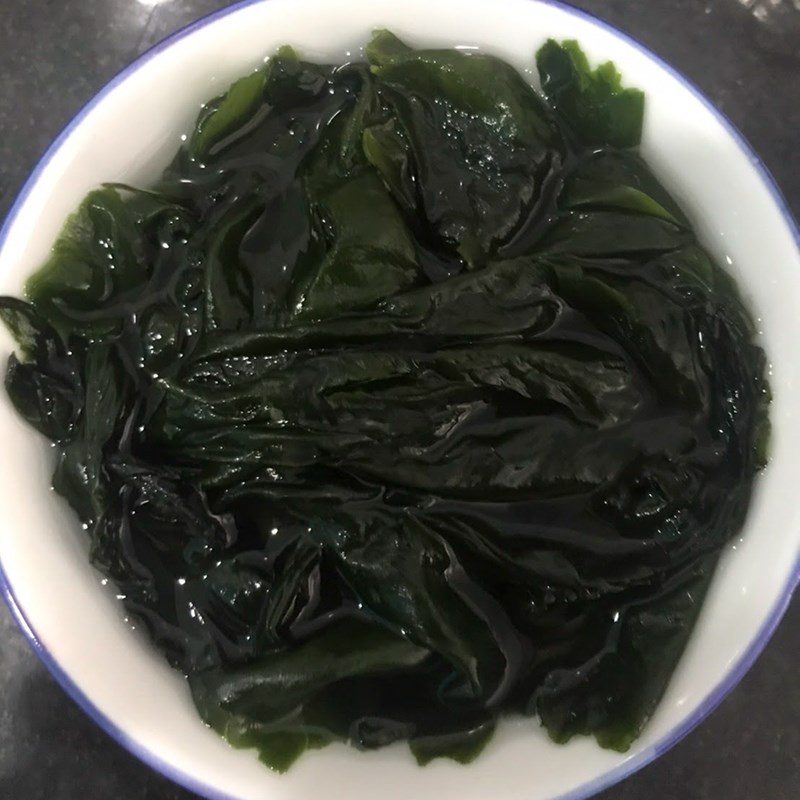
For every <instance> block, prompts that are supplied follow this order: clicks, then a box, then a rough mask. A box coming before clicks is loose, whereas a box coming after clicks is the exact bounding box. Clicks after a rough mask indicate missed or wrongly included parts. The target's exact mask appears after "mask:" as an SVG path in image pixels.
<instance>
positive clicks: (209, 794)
mask: <svg viewBox="0 0 800 800" xmlns="http://www.w3.org/2000/svg"><path fill="white" fill-rule="evenodd" d="M265 2H269V0H240V2H238V3H234V4H233V5H230V6H226V7H225V8H222V9H219V10H217V11H214V12H212V13H210V14H207V15H206V16H204V17H201V18H200V19H198V20H196V21H195V22H193V23H191V24H190V25H187V26H186V27H184V28H182V29H180V30H179V31H177V32H175V33H173V34H172V35H170V36H168V37H167V38H165V39H163V40H162V41H160V42H159V43H158V44H156V45H154V46H153V47H151V48H150V49H149V50H147V51H146V52H145V53H143V54H142V55H141V56H139V57H138V58H137V59H136V60H135V61H134V62H133V63H132V64H129V65H128V66H127V67H125V68H124V69H123V70H122V71H121V72H119V73H118V74H117V75H116V76H115V77H114V78H112V79H111V80H110V81H109V82H108V83H107V84H106V85H105V86H104V87H103V88H102V89H101V90H100V91H99V92H98V93H97V94H96V95H95V96H94V97H93V98H92V99H91V100H90V101H89V102H88V103H87V104H86V105H85V106H83V108H82V109H81V110H80V111H79V112H78V113H77V114H76V115H75V116H74V117H73V119H72V120H71V121H70V122H69V123H68V125H67V126H66V127H65V128H64V129H63V130H62V131H61V133H60V134H59V135H58V137H57V138H56V139H55V140H54V141H53V143H52V144H51V145H50V147H48V148H47V150H46V151H45V153H44V155H43V156H42V157H41V158H40V160H39V162H38V163H37V164H36V166H35V167H34V169H33V171H32V172H31V174H30V175H29V177H28V179H27V180H26V181H25V184H24V185H23V187H22V189H21V190H20V192H19V194H18V195H17V197H16V199H15V201H14V203H13V204H12V206H11V209H10V210H9V212H8V215H7V216H6V219H5V222H4V223H3V226H2V228H0V251H2V249H3V247H4V246H5V242H6V238H7V237H8V232H9V231H10V230H11V226H12V225H13V223H14V220H15V219H16V217H17V214H18V213H19V211H20V209H21V208H22V206H23V205H24V204H25V202H26V200H27V199H28V195H29V194H30V193H31V191H32V189H33V187H34V186H35V185H36V183H37V182H38V180H39V178H40V176H41V174H42V172H43V171H44V169H45V167H46V166H47V165H48V164H49V162H50V160H51V159H52V158H53V156H54V155H55V153H56V152H57V151H58V150H59V149H60V148H61V146H62V145H63V144H64V142H66V140H67V139H68V138H69V136H70V135H71V134H72V132H73V131H74V130H75V128H77V127H78V125H80V124H81V122H83V120H84V118H85V117H86V116H87V115H88V114H89V112H90V111H92V109H93V108H94V107H95V106H96V105H97V104H98V103H99V102H100V101H101V100H103V99H104V98H105V97H106V95H108V94H110V93H111V92H112V91H113V90H114V89H115V88H116V87H117V86H119V85H120V84H121V83H122V82H123V81H125V80H126V79H127V78H128V77H129V76H130V75H132V74H133V73H134V72H136V71H137V70H138V69H140V68H141V67H142V66H144V65H145V64H146V63H147V62H148V61H150V60H151V59H152V58H153V57H154V56H157V55H158V54H159V53H161V52H162V51H164V50H166V49H167V48H168V47H170V46H171V45H173V44H175V43H176V42H178V41H180V40H181V39H184V38H185V37H187V36H189V35H191V34H193V33H195V32H196V31H198V30H199V29H201V28H204V27H206V26H207V25H210V24H211V23H213V22H216V21H217V20H219V19H222V18H223V17H226V16H228V15H230V14H233V13H235V12H237V11H240V10H241V9H243V8H246V7H248V6H252V5H257V4H259V3H265ZM531 2H538V3H540V4H541V5H546V6H553V7H555V8H558V9H560V10H561V11H564V12H565V13H567V14H571V15H572V16H575V17H579V18H581V19H584V20H586V21H588V22H590V23H591V24H593V25H595V26H597V27H599V28H602V29H604V30H606V31H608V32H609V33H611V34H613V35H614V36H615V37H616V38H618V39H621V40H622V41H624V42H626V43H627V44H629V45H631V46H632V47H634V48H635V49H637V50H638V51H639V52H641V53H643V54H644V55H645V56H647V58H649V59H650V60H651V61H653V62H655V63H656V64H658V65H659V66H660V67H661V68H662V69H663V70H665V71H666V72H667V73H669V74H670V75H671V76H672V77H673V78H675V79H676V80H677V81H678V82H679V83H680V84H681V85H682V86H683V87H684V88H686V89H687V90H688V91H689V92H690V93H691V94H692V95H694V96H695V97H696V98H697V99H698V100H699V101H700V102H701V103H702V104H703V105H704V106H705V107H706V108H707V109H708V110H709V111H710V112H711V113H712V114H713V116H714V117H715V119H716V120H717V122H719V123H720V125H722V127H723V128H724V129H725V131H726V132H727V133H728V135H729V136H731V138H733V140H734V141H735V142H736V144H737V146H738V148H739V150H740V151H741V152H742V153H743V154H744V155H745V156H746V158H747V160H748V161H749V162H750V164H751V165H752V166H753V167H754V169H755V170H756V172H757V173H758V175H759V177H760V178H761V181H762V182H763V184H764V185H765V186H766V188H767V189H768V191H769V193H770V195H771V197H772V200H773V202H774V203H775V205H776V206H777V208H778V210H779V211H780V213H781V216H782V217H783V220H784V222H785V224H786V226H787V228H788V229H789V230H790V231H791V233H792V235H793V237H794V241H795V243H796V244H797V246H798V248H800V228H798V225H797V222H796V221H795V219H794V217H793V215H792V212H791V211H790V210H789V207H788V204H787V203H786V200H785V198H784V197H783V194H782V193H781V190H780V189H779V188H778V185H777V183H776V181H775V179H774V178H773V176H772V175H771V174H770V172H769V170H768V169H767V167H766V166H765V165H764V163H763V162H762V161H761V159H760V158H759V157H758V156H757V155H756V154H755V152H754V150H753V148H752V147H751V146H750V144H749V142H748V141H747V140H746V139H745V137H744V136H743V135H742V133H741V132H740V131H739V130H738V129H737V128H736V126H735V125H734V124H733V123H732V122H731V121H730V120H729V119H728V118H727V117H726V116H725V115H724V114H723V113H722V112H721V111H720V110H719V109H718V108H716V106H714V104H713V103H712V102H711V101H710V100H708V98H706V96H705V95H704V94H703V93H702V92H701V91H700V90H699V89H698V88H697V87H696V86H695V85H694V84H693V83H692V82H691V81H689V80H688V79H687V78H686V77H684V76H683V75H682V74H681V73H680V72H678V71H677V70H676V69H675V68H674V67H672V66H671V65H670V64H668V63H667V62H666V61H664V60H663V59H661V58H660V57H659V56H657V55H656V54H655V53H653V52H652V51H651V50H650V49H649V48H648V47H646V46H645V45H643V44H642V43H641V42H639V41H637V40H636V39H634V38H633V37H632V36H630V35H629V34H627V33H624V32H623V31H621V30H619V29H618V28H615V27H614V26H613V25H611V24H610V23H608V22H605V21H604V20H602V19H599V18H598V17H596V16H594V15H593V14H590V13H588V12H587V11H584V10H583V9H579V8H576V7H574V6H571V5H569V4H568V3H564V2H561V1H560V0H531ZM798 584H800V554H798V558H797V560H796V562H795V565H794V569H793V570H792V572H791V573H790V576H789V580H788V581H787V583H786V585H785V586H784V587H783V589H782V590H781V593H780V596H779V597H778V600H777V602H776V603H775V605H774V606H773V608H772V609H771V610H770V612H769V614H768V615H767V617H766V619H765V620H764V622H763V623H762V625H761V628H760V629H759V631H758V633H757V634H756V635H755V636H754V637H753V639H752V640H751V641H750V643H749V644H748V646H747V648H746V649H745V651H744V653H742V654H741V656H740V657H739V659H738V661H736V663H735V664H733V666H731V667H730V669H729V670H728V672H727V674H726V675H725V677H724V678H723V679H722V680H721V681H720V682H719V683H718V684H717V686H715V687H714V688H713V689H712V690H711V691H710V692H709V693H708V695H707V696H706V697H705V698H704V699H703V701H702V702H701V703H700V704H699V705H698V706H697V708H695V710H694V711H693V712H692V713H691V714H690V715H689V716H688V717H686V719H684V720H683V721H682V722H681V723H680V724H679V725H677V726H675V727H674V728H673V729H672V730H671V731H669V732H668V733H667V734H665V735H664V736H663V737H662V738H661V739H660V740H659V741H657V742H656V743H655V744H653V745H651V746H650V747H648V748H646V749H645V750H642V751H641V752H639V753H637V754H636V755H635V756H632V757H631V758H629V759H627V760H626V761H624V762H622V763H621V764H619V765H618V766H616V767H614V768H613V769H611V770H609V771H608V772H606V773H604V774H602V775H600V776H598V777H597V778H593V779H592V780H590V781H587V782H586V783H584V784H582V785H581V786H578V787H576V788H575V789H571V790H570V791H568V792H566V793H565V794H562V795H559V796H558V797H555V798H553V800H586V798H589V797H591V796H592V795H594V794H597V793H598V792H601V791H603V790H604V789H607V788H609V787H610V786H613V785H614V784H616V783H618V782H619V781H622V780H624V779H625V778H627V777H629V776H630V775H632V774H633V773H634V772H638V771H639V770H640V769H642V767H645V766H646V765H647V764H649V763H651V762H652V761H654V760H655V759H656V758H658V757H659V756H661V755H663V754H664V753H666V752H667V750H669V749H670V748H672V747H673V746H674V745H675V744H677V743H678V742H679V741H680V740H681V739H683V738H684V737H685V736H686V735H687V734H688V733H690V732H691V731H692V730H693V729H694V728H695V727H696V726H697V725H699V724H700V723H701V722H702V721H703V720H704V719H705V718H706V717H707V716H708V715H709V714H710V713H711V712H712V711H713V710H714V709H715V708H716V707H717V706H718V705H719V704H720V703H721V702H722V700H723V699H724V698H725V697H726V696H727V695H728V694H729V693H730V692H731V690H732V689H733V688H734V687H735V686H736V685H737V684H738V683H739V682H740V681H741V679H742V678H743V677H744V675H745V673H746V672H747V671H748V670H749V669H750V667H751V666H752V665H753V663H754V662H755V660H756V659H757V658H758V656H759V655H760V654H761V652H762V651H763V649H764V647H765V646H766V644H767V642H768V641H769V639H770V637H771V636H772V634H773V633H774V631H775V629H776V628H777V626H778V623H779V622H780V620H781V618H782V617H783V615H784V613H785V611H786V609H787V608H788V606H789V603H790V601H791V599H792V594H793V592H794V590H795V588H796V587H797V585H798ZM0 593H2V595H3V597H4V598H5V601H6V603H7V604H8V606H9V608H10V609H11V613H12V614H13V616H14V618H15V619H16V621H17V624H18V625H19V627H20V628H21V629H22V632H23V634H24V635H25V637H26V638H27V639H28V641H29V642H30V644H31V645H32V647H33V650H34V652H35V653H36V655H37V656H38V657H39V659H40V660H41V661H42V663H43V664H44V665H45V667H47V669H48V670H49V671H50V673H51V674H52V675H53V677H54V678H55V679H56V681H58V683H59V684H60V685H61V687H62V688H63V689H64V691H65V692H66V693H67V694H68V695H69V696H70V697H71V698H72V699H73V700H74V701H75V702H76V703H77V704H78V706H80V708H82V709H83V711H84V712H85V713H86V714H87V715H88V716H89V717H90V718H91V719H92V720H93V721H94V722H95V723H96V724H97V725H99V726H100V728H102V729H103V730H104V731H105V732H106V733H107V734H108V735H109V736H111V737H112V738H113V739H115V740H116V741H117V742H118V743H119V744H120V745H122V746H123V747H124V748H125V749H126V750H128V751H129V752H130V753H132V754H133V755H134V756H136V757H137V758H139V759H140V760H141V761H143V762H144V763H145V764H147V765H148V766H149V767H151V768H152V769H154V770H155V771H157V772H159V773H161V774H162V775H164V776H165V777H167V778H169V779H170V780H171V781H173V782H174V783H177V784H179V785H180V786H183V787H184V788H185V789H188V790H189V791H192V792H194V793H196V794H199V795H201V796H203V797H205V798H207V800H241V799H240V798H237V797H234V796H233V795H229V794H227V793H225V792H221V791H220V790H218V789H216V788H214V787H212V786H209V785H207V784H204V783H203V782H201V781H199V780H197V779H196V778H195V777H194V776H193V775H190V774H188V773H186V772H183V771H182V770H179V769H176V768H175V767H174V766H173V765H172V764H170V763H169V762H167V761H165V760H164V759H162V758H161V757H160V756H159V755H158V754H157V753H155V752H153V751H152V750H148V749H147V748H146V747H145V746H144V745H142V744H141V743H140V742H138V741H136V740H135V739H133V738H131V737H130V736H128V734H126V733H125V732H124V731H123V730H122V729H121V728H120V727H119V726H117V724H116V723H115V722H114V721H113V720H111V719H110V718H109V717H107V716H106V715H105V714H104V713H103V712H102V711H100V709H99V708H97V706H95V705H94V703H92V701H91V700H89V698H88V697H87V696H86V695H85V694H84V692H83V690H82V689H81V688H80V687H79V686H78V685H77V684H76V683H75V682H74V681H73V680H72V678H71V677H70V676H69V675H68V674H67V673H66V672H65V671H64V670H63V669H62V668H61V666H60V664H58V662H57V661H56V660H55V658H54V657H53V656H52V655H51V654H50V652H49V651H48V650H47V648H45V646H44V645H43V644H42V642H41V641H40V640H39V637H38V636H37V634H36V631H35V630H34V629H33V627H32V626H31V625H30V624H29V622H28V620H27V618H26V617H25V612H24V611H23V609H22V608H21V606H20V605H19V603H18V602H17V599H16V596H15V594H14V590H13V588H12V586H11V583H10V581H9V579H8V576H7V575H6V573H5V570H4V568H3V565H2V562H0Z"/></svg>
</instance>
